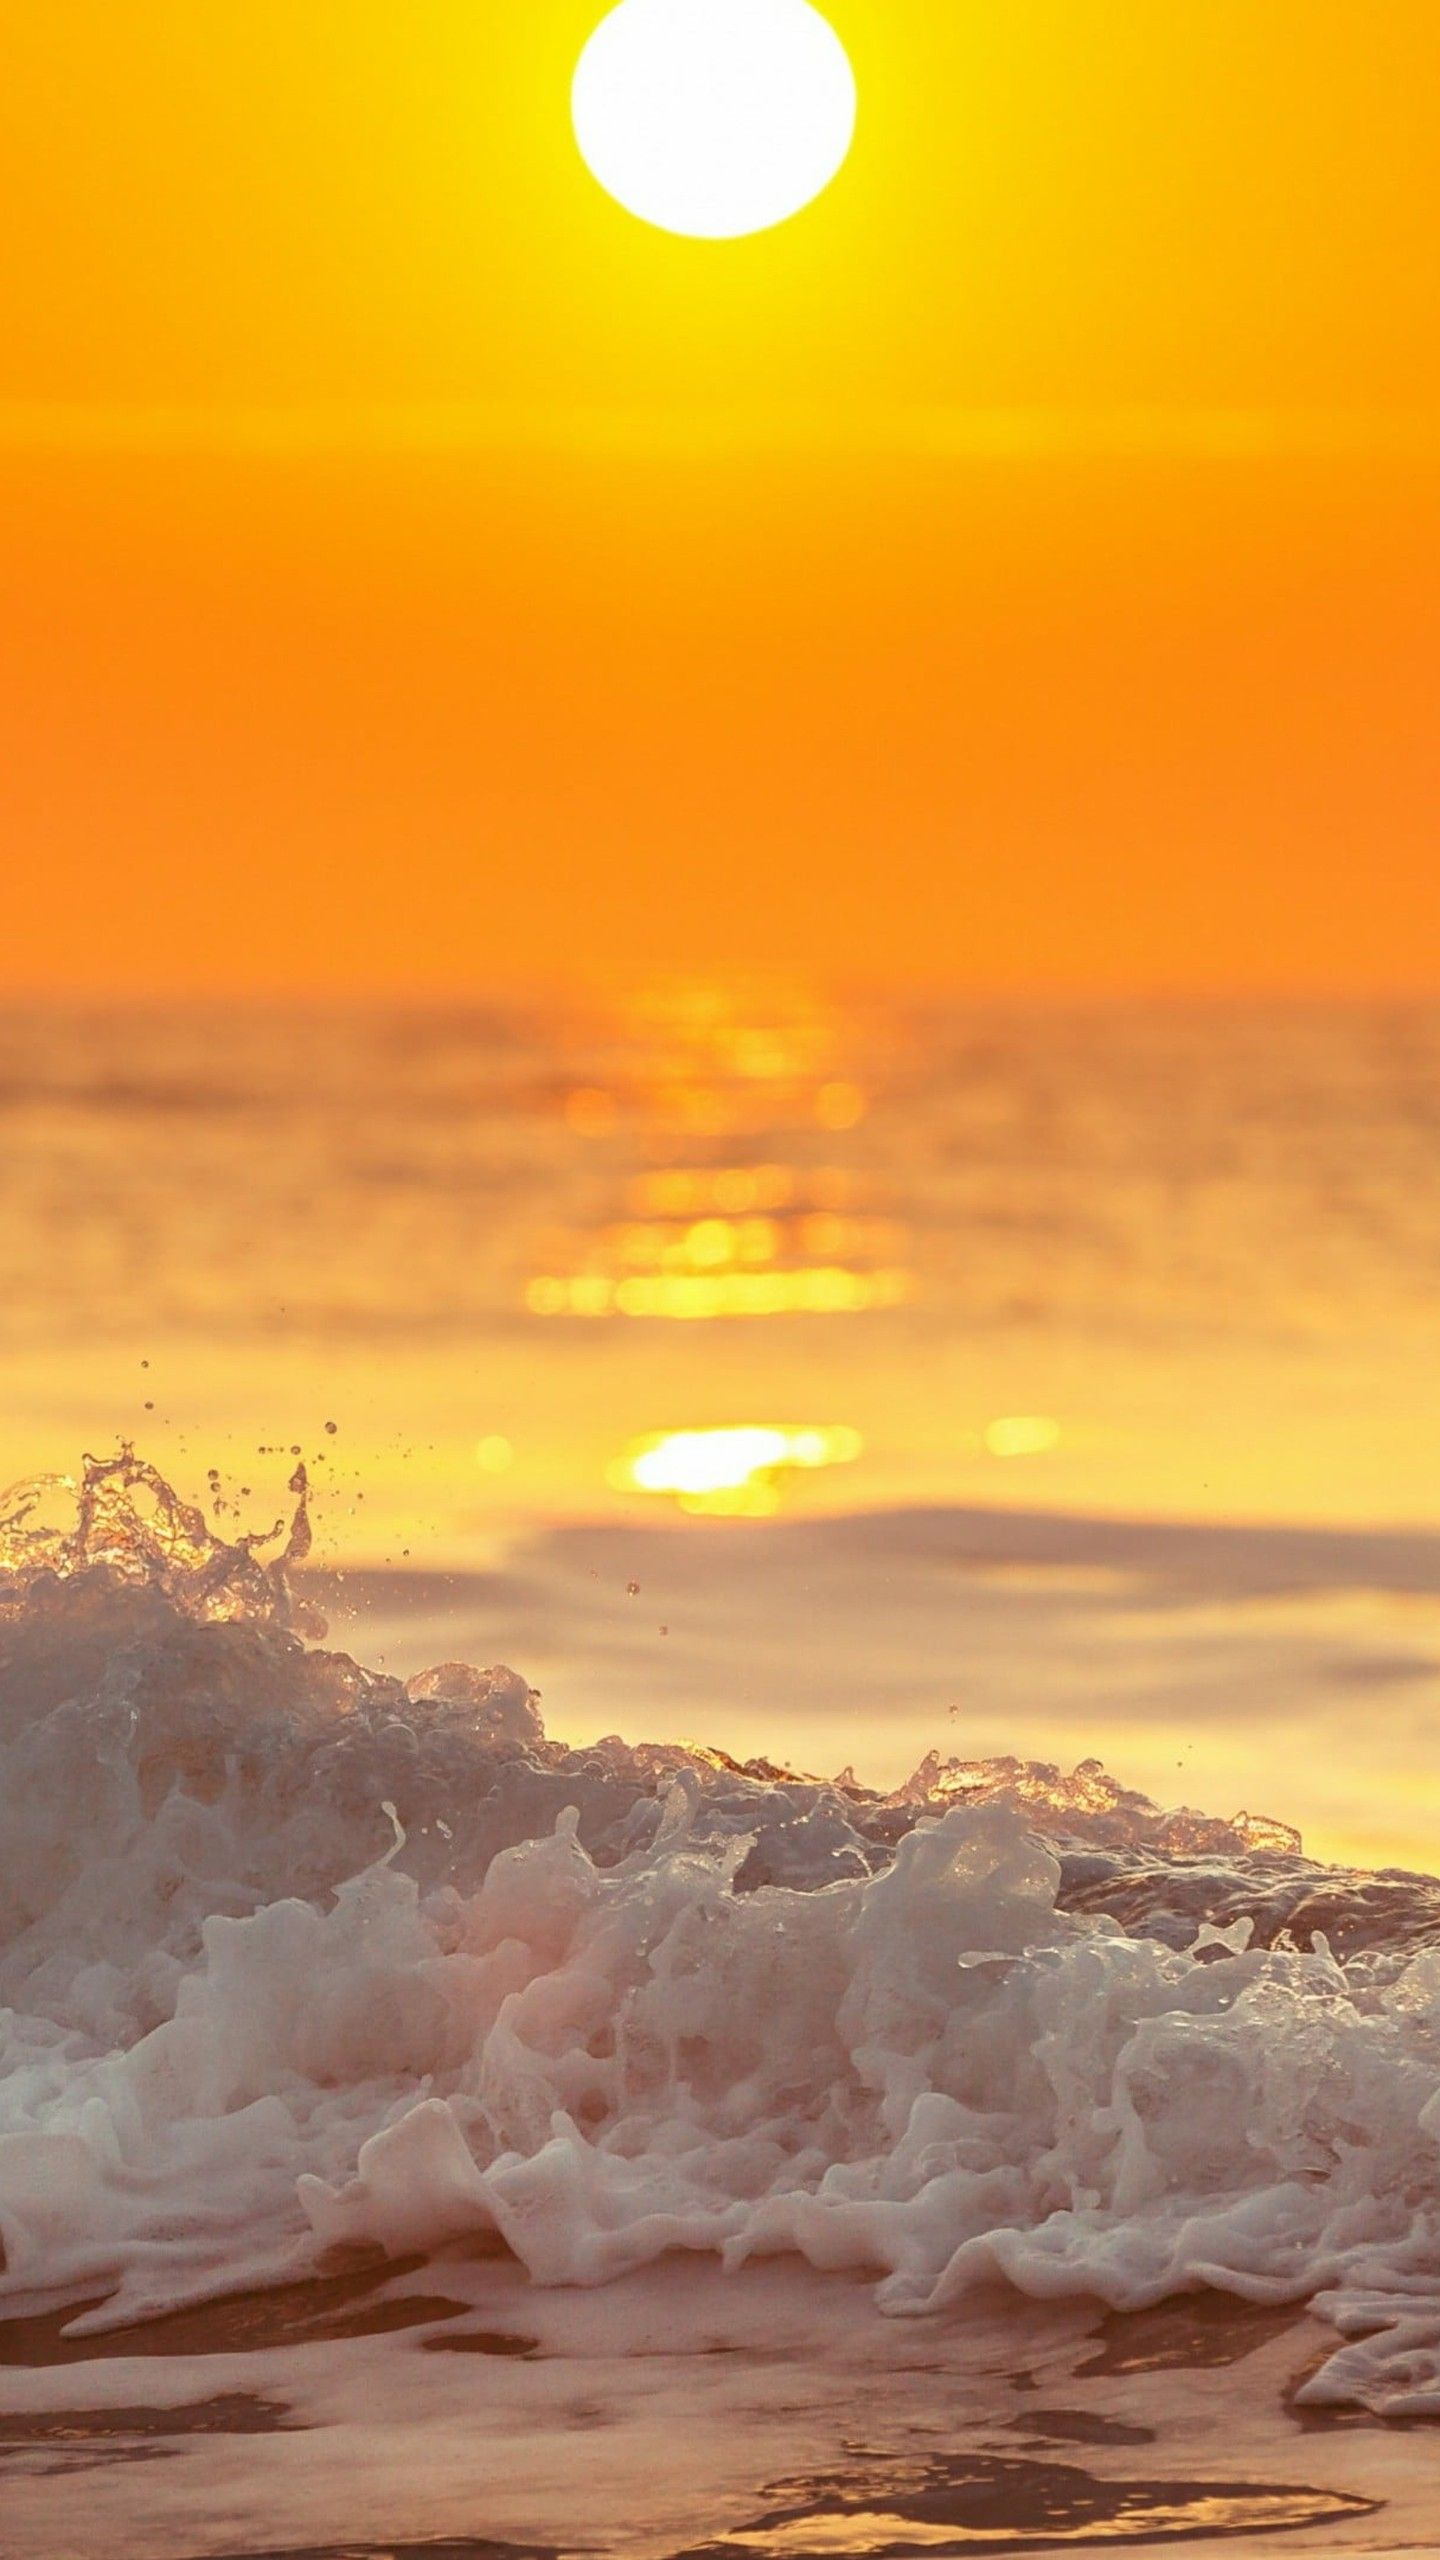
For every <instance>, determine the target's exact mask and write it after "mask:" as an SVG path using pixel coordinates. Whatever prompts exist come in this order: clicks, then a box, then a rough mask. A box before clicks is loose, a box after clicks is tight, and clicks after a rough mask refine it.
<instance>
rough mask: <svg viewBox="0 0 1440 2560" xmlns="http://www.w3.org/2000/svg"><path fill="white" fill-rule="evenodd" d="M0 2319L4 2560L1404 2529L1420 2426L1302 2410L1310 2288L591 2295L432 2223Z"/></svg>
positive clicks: (986, 2542) (673, 2557)
mask: <svg viewBox="0 0 1440 2560" xmlns="http://www.w3.org/2000/svg"><path fill="white" fill-rule="evenodd" d="M75 2317H76V2307H74V2306H72V2307H71V2309H70V2310H69V2311H68V2312H66V2311H63V2310H56V2309H55V2308H53V2307H51V2308H49V2309H47V2310H46V2311H45V2312H43V2313H40V2314H36V2315H34V2316H31V2317H29V2318H27V2319H23V2320H14V2321H10V2322H8V2323H5V2324H4V2325H3V2327H0V2497H3V2504H4V2513H5V2541H4V2548H5V2552H6V2560H80V2555H81V2554H82V2553H84V2554H86V2555H87V2560H88V2555H89V2554H90V2553H92V2552H93V2551H94V2550H95V2548H96V2547H97V2546H98V2547H101V2548H103V2549H104V2550H105V2551H106V2552H107V2554H108V2555H110V2560H420V2555H421V2554H424V2555H426V2556H427V2560H558V2556H559V2555H562V2554H571V2553H574V2554H576V2555H579V2554H581V2553H596V2554H604V2555H607V2560H611V2556H612V2555H613V2560H745V2555H749V2560H810V2555H814V2560H820V2555H826V2554H846V2555H851V2560H911V2555H919V2554H921V2553H940V2552H955V2553H962V2552H963V2553H995V2554H999V2553H1023V2552H1032V2551H1033V2552H1041V2551H1060V2550H1065V2549H1071V2548H1087V2549H1089V2548H1100V2549H1106V2548H1117V2549H1118V2548H1130V2549H1150V2548H1156V2549H1159V2548H1164V2547H1167V2546H1169V2545H1171V2544H1176V2545H1183V2546H1184V2547H1185V2548H1186V2549H1187V2550H1189V2551H1195V2552H1203V2551H1204V2550H1206V2549H1210V2550H1216V2551H1218V2549H1219V2548H1220V2546H1221V2545H1222V2544H1227V2543H1230V2542H1232V2541H1235V2540H1237V2539H1238V2540H1243V2542H1244V2544H1245V2547H1246V2549H1247V2550H1249V2551H1252V2552H1256V2553H1261V2552H1266V2551H1270V2550H1273V2551H1274V2552H1275V2553H1277V2554H1278V2553H1280V2552H1282V2551H1290V2552H1294V2553H1301V2552H1330V2551H1334V2552H1344V2551H1353V2552H1364V2553H1368V2554H1371V2555H1375V2554H1389V2553H1398V2552H1401V2551H1425V2550H1433V2549H1434V2548H1435V2547H1436V2542H1437V2539H1440V2488H1437V2486H1436V2482H1437V2450H1440V2438H1437V2436H1436V2433H1435V2430H1434V2429H1425V2428H1411V2429H1397V2428H1392V2427H1384V2426H1381V2425H1379V2424H1378V2423H1376V2422H1375V2421H1373V2420H1361V2421H1358V2422H1356V2423H1354V2424H1351V2425H1346V2426H1340V2427H1336V2426H1333V2425H1327V2426H1324V2427H1321V2428H1318V2429H1317V2428H1315V2427H1314V2426H1313V2425H1311V2424H1310V2423H1309V2421H1308V2419H1307V2417H1306V2415H1305V2413H1302V2412H1299V2411H1297V2410H1295V2409H1294V2408H1293V2407H1292V2406H1291V2395H1292V2392H1293V2387H1294V2384H1295V2383H1296V2381H1297V2380H1298V2379H1299V2378H1301V2377H1302V2376H1303V2374H1304V2372H1305V2371H1307V2370H1308V2369H1309V2366H1310V2364H1311V2363H1312V2362H1313V2360H1314V2357H1315V2353H1316V2351H1317V2346H1318V2342H1319V2332H1318V2330H1317V2328H1316V2327H1315V2325H1314V2324H1313V2323H1312V2322H1310V2321H1309V2320H1308V2319H1307V2318H1306V2316H1305V2315H1304V2314H1303V2313H1296V2312H1291V2311H1277V2310H1275V2309H1273V2308H1264V2309H1257V2308H1256V2307H1255V2306H1252V2305H1248V2304H1244V2303H1239V2302H1235V2301H1233V2300H1230V2299H1228V2298H1226V2297H1222V2296H1217V2295H1208V2294H1202V2295H1196V2296H1194V2297H1191V2298H1189V2299H1187V2300H1185V2301H1183V2302H1179V2303H1175V2302H1172V2303H1167V2304H1164V2305H1160V2306H1158V2307H1157V2308H1156V2310H1154V2311H1153V2312H1141V2313H1137V2314H1132V2315H1129V2316H1127V2317H1123V2318H1122V2317H1115V2316H1107V2315H1104V2314H1102V2313H1101V2312H1100V2311H1099V2310H1098V2308H1097V2306H1095V2305H1094V2304H1091V2303H1078V2302H1077V2303H1066V2304H1059V2305H1051V2306H1038V2305H1034V2304H1029V2303H1024V2302H1021V2301H1019V2300H1018V2299H1017V2298H1016V2297H1014V2296H1011V2295H1008V2294H1004V2293H1000V2292H996V2293H994V2294H989V2295H985V2296H983V2297H982V2296H977V2297H975V2298H974V2299H972V2300H971V2301H970V2302H969V2303H968V2304H966V2305H965V2306H963V2307H962V2309H961V2311H960V2312H959V2313H950V2314H947V2315H945V2316H944V2317H943V2318H938V2319H924V2320H913V2321H897V2320H886V2319H884V2318H882V2317H881V2316H880V2315H879V2314H878V2313H877V2312H876V2310H875V2308H874V2306H873V2303H872V2302H871V2300H870V2297H869V2293H868V2290H867V2289H866V2288H865V2287H864V2286H863V2285H858V2284H855V2283H852V2282H851V2281H849V2280H848V2279H845V2278H841V2277H819V2276H816V2275H813V2274H810V2273H808V2272H806V2271H803V2270H801V2269H799V2268H797V2267H796V2266H795V2265H793V2264H791V2263H788V2262H785V2263H781V2262H776V2263H774V2264H771V2265H767V2266H754V2267H751V2268H749V2269H748V2270H746V2271H745V2272H744V2273H743V2274H742V2275H740V2276H738V2277H731V2278H726V2277H724V2276H723V2275H721V2274H720V2273H719V2272H718V2271H717V2270H716V2269H715V2268H714V2267H713V2266H711V2265H710V2264H708V2263H706V2264H704V2265H701V2266H696V2265H695V2264H694V2263H692V2262H690V2261H688V2260H685V2259H673V2260H670V2261H666V2262H664V2263H663V2264H662V2265H660V2266H659V2267H657V2268H654V2269H652V2270H650V2271H649V2272H648V2273H647V2274H645V2275H644V2276H642V2277H637V2278H634V2279H627V2280H625V2281H623V2282H621V2283H618V2284H615V2285H611V2286H608V2287H606V2288H604V2289H603V2290H601V2291H598V2292H594V2293H574V2292H546V2291H542V2290H539V2289H537V2288H535V2287H532V2286H530V2285H529V2284H528V2283H527V2282H526V2280H525V2278H524V2276H523V2274H522V2272H521V2271H520V2269H519V2268H518V2267H516V2266H515V2265H514V2264H513V2263H512V2262H510V2261H508V2260H505V2259H498V2258H496V2257H494V2256H477V2255H475V2254H474V2253H473V2252H472V2253H465V2254H461V2253H458V2252H457V2253H455V2254H454V2255H447V2256H445V2257H442V2258H441V2259H439V2260H432V2261H429V2262H428V2263H421V2262H417V2261H411V2262H407V2263H405V2264H404V2265H397V2264H395V2263H393V2262H392V2263H388V2264H386V2263H374V2264H371V2265H368V2266H364V2267H350V2268H346V2269H343V2270H339V2271H336V2272H333V2273H330V2274H328V2275H325V2276H322V2277H318V2278H316V2279H315V2280H313V2281H312V2282H310V2283H307V2284H303V2285H291V2286H287V2287H283V2288H279V2289H277V2290H276V2291H274V2292H270V2293H266V2294H258V2295H251V2296H246V2297H237V2298H234V2299H232V2300H230V2301H227V2302H221V2303H216V2304H213V2305H210V2306H208V2307H206V2308H204V2309H201V2310H192V2311H187V2312H185V2313H184V2314H181V2315H178V2316H175V2317H172V2318H170V2319H168V2320H153V2321H150V2322H147V2323H146V2324H144V2326H143V2327H142V2328H138V2329H133V2330H126V2331H119V2332H116V2331H110V2332H101V2333H98V2334H91V2335H89V2336H85V2337H80V2338H76V2337H73V2336H67V2335H66V2334H65V2325H66V2322H67V2320H73V2319H74V2318H75Z"/></svg>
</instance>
